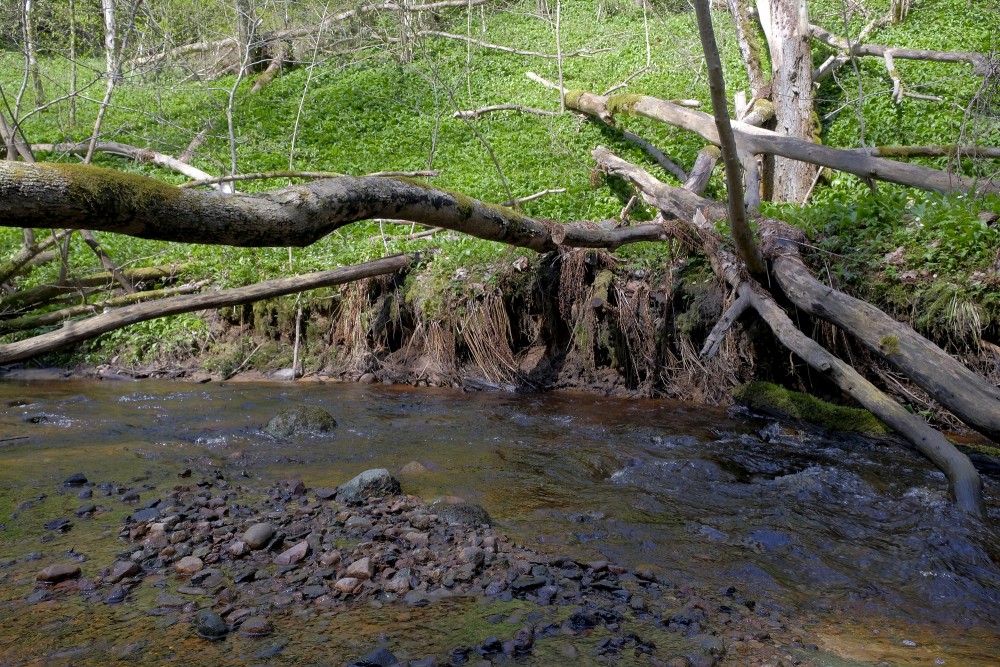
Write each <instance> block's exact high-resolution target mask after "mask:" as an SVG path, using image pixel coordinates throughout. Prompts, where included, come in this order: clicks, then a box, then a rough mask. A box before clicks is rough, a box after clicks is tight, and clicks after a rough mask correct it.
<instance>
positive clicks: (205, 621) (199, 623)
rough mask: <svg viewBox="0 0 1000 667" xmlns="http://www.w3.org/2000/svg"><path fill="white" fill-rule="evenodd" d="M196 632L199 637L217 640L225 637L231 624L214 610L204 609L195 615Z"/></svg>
mask: <svg viewBox="0 0 1000 667" xmlns="http://www.w3.org/2000/svg"><path fill="white" fill-rule="evenodd" d="M195 632H197V633H198V636H199V637H202V638H204V639H210V640H213V641H215V640H218V639H223V638H224V637H225V636H226V634H228V633H229V626H228V625H226V622H225V621H224V620H222V617H221V616H219V615H218V614H217V613H215V612H214V611H211V610H210V609H202V610H201V611H199V612H198V614H197V615H196V616H195Z"/></svg>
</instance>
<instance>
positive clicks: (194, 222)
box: [0, 163, 659, 252]
mask: <svg viewBox="0 0 1000 667" xmlns="http://www.w3.org/2000/svg"><path fill="white" fill-rule="evenodd" d="M53 218H58V219H59V222H60V225H61V226H63V227H66V228H70V229H94V230H99V231H107V232H117V233H121V234H128V235H130V236H137V237H139V238H147V239H155V240H162V241H171V240H178V239H183V240H184V241H185V242H187V243H206V244H217V245H218V244H221V245H232V246H239V247H287V246H296V247H304V246H307V245H310V244H312V243H314V242H315V241H317V240H318V239H320V238H323V237H324V236H326V235H327V234H330V233H331V232H333V231H334V230H336V229H339V228H340V227H343V226H345V225H348V224H350V223H353V222H357V221H359V220H367V219H371V218H392V219H402V220H407V221H409V222H417V223H422V224H426V225H428V226H434V227H445V228H447V229H452V230H455V231H460V232H464V233H466V234H469V235H471V236H475V237H477V238H481V239H486V240H489V241H499V242H502V243H507V244H509V245H515V246H520V247H524V248H530V249H532V250H536V251H538V252H547V251H550V250H555V249H556V247H557V243H556V242H555V241H554V240H553V238H552V233H553V230H555V231H556V232H557V233H559V234H561V235H562V237H561V238H563V243H564V244H566V245H574V244H577V243H580V244H587V243H591V242H592V240H591V239H592V238H593V232H592V230H583V229H580V230H578V229H576V228H574V227H573V226H572V225H561V224H559V223H555V222H550V221H542V220H535V219H532V218H529V217H528V216H525V215H522V214H521V213H518V212H517V211H515V210H513V209H510V208H505V207H502V206H497V205H495V204H487V203H484V202H481V201H478V200H475V199H472V198H471V197H466V196H464V195H461V194H458V193H455V192H450V191H448V190H442V189H439V188H434V187H431V186H429V185H425V184H423V183H418V182H416V181H411V180H405V179H397V178H389V177H381V176H338V177H336V178H328V179H323V180H318V181H313V182H310V183H304V184H300V185H293V186H290V187H287V188H283V189H280V190H275V191H273V192H270V193H265V194H259V195H249V194H240V193H236V194H232V195H224V194H222V193H218V192H203V191H198V190H192V189H181V188H176V187H174V186H171V185H167V184H166V183H162V182H160V181H156V180H154V179H151V178H146V177H144V176H138V175H135V174H124V173H121V172H118V171H114V170H111V169H103V168H101V167H95V166H92V165H69V164H21V163H18V164H17V165H13V164H12V163H0V225H3V226H6V227H39V226H42V225H44V224H47V221H50V220H52V219H53ZM658 233H659V232H658V231H657V230H655V229H653V230H650V229H642V230H639V231H630V230H629V228H620V229H616V230H613V231H610V232H603V235H604V237H606V238H611V239H615V241H614V242H616V243H618V244H619V245H620V244H622V243H631V242H635V241H637V240H648V239H649V238H651V237H653V236H655V235H656V234H658ZM585 247H589V246H585Z"/></svg>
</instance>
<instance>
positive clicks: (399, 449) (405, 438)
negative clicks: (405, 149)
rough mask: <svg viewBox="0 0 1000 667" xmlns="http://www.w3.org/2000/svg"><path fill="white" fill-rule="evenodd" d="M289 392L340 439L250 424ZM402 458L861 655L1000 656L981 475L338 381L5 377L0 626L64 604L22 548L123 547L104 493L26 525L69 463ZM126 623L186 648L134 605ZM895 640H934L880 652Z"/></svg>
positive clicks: (750, 435)
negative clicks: (35, 590)
mask: <svg viewBox="0 0 1000 667" xmlns="http://www.w3.org/2000/svg"><path fill="white" fill-rule="evenodd" d="M295 402H302V403H308V404H313V405H318V406H321V407H324V408H325V409H327V410H329V411H330V412H331V413H332V414H333V415H334V416H335V417H336V418H337V420H338V422H339V426H338V428H337V430H336V433H335V434H334V435H333V436H332V437H329V438H301V439H293V440H288V441H275V440H273V439H271V438H269V437H267V436H265V435H264V434H263V433H262V432H261V430H260V429H261V427H262V425H263V424H265V423H266V422H267V420H268V419H269V418H270V417H271V416H272V415H273V414H274V413H275V412H276V411H278V410H279V409H281V408H282V407H283V406H286V405H288V404H290V403H295ZM411 461H418V462H419V463H421V464H422V466H423V468H422V469H421V471H420V472H412V473H401V474H400V475H399V476H400V478H401V480H402V482H403V487H404V489H405V490H406V491H407V492H409V493H414V494H417V495H420V496H422V497H423V498H425V499H428V500H433V499H436V498H441V497H445V496H452V495H457V496H461V497H463V498H465V499H468V500H474V501H476V502H480V503H482V504H483V505H485V506H486V507H487V508H488V509H489V511H490V513H491V514H492V515H493V516H494V518H495V519H498V520H499V523H500V526H501V528H502V529H503V530H504V532H506V533H508V534H509V535H511V536H512V537H513V539H515V540H516V541H518V542H524V543H529V544H535V545H539V547H540V548H541V549H543V550H546V551H549V552H551V553H556V552H559V553H569V554H571V555H573V556H574V557H578V558H588V557H598V556H600V557H606V558H608V559H610V560H613V561H615V562H620V563H622V564H624V565H627V566H639V565H643V566H649V567H652V568H654V569H655V570H657V571H658V572H659V573H660V574H661V575H662V576H663V577H664V578H666V579H669V580H671V581H674V582H675V583H679V582H685V581H688V582H692V584H694V585H697V586H702V587H706V588H709V589H713V590H720V589H723V588H725V587H727V586H730V585H734V584H735V585H737V586H738V587H739V588H740V589H741V590H744V591H746V592H748V593H749V594H752V595H755V596H768V597H770V598H772V599H774V600H776V601H778V603H779V604H782V605H785V606H786V607H787V608H789V609H791V610H792V612H793V613H795V614H798V615H801V616H804V617H809V618H810V619H812V620H811V623H812V624H813V625H814V627H816V628H817V630H818V631H822V632H823V633H825V635H824V636H826V637H828V641H829V643H830V645H831V646H835V647H839V649H840V651H841V652H842V653H844V654H846V655H849V656H855V657H857V658H858V659H859V660H862V661H865V660H872V661H876V660H879V659H887V660H890V661H893V660H897V659H898V660H902V661H904V662H905V661H906V660H908V659H909V660H914V662H913V663H912V664H922V662H921V661H922V660H923V658H924V657H925V658H926V660H927V662H926V664H976V661H977V660H979V659H985V660H987V662H988V658H989V656H991V655H992V656H996V655H998V654H1000V640H998V639H997V636H998V635H1000V620H998V619H1000V567H998V563H1000V535H998V532H997V530H996V528H995V526H996V525H997V519H998V518H1000V492H998V489H1000V483H998V480H997V479H996V478H989V477H988V478H987V479H986V484H987V486H986V496H987V502H988V505H989V514H990V518H991V520H990V522H989V523H988V524H985V525H984V524H983V523H980V522H977V521H973V520H970V519H968V518H967V517H965V516H963V515H962V514H961V513H959V512H957V511H956V510H955V509H954V507H953V506H952V505H951V503H949V502H948V500H947V497H946V483H945V480H944V476H943V475H942V474H940V473H939V472H937V471H936V470H935V469H934V468H932V467H931V466H930V464H929V463H927V462H926V461H924V460H923V459H921V458H920V457H919V456H918V455H916V454H915V453H914V452H913V451H911V450H909V449H906V448H904V447H901V446H900V445H898V444H894V443H891V442H873V441H870V440H866V439H863V438H831V437H825V436H818V435H813V434H804V433H800V432H797V431H794V430H791V429H787V428H784V427H780V426H778V425H776V424H774V423H770V422H767V421H763V420H754V419H743V418H737V417H733V416H730V415H727V414H726V413H725V412H724V411H720V410H717V409H713V408H706V407H701V406H691V405H682V404H674V403H669V402H663V401H625V400H614V399H604V398H597V397H592V396H581V395H568V394H551V395H532V396H523V395H509V394H471V395H466V394H460V393H456V392H453V391H450V390H448V391H445V390H426V389H425V390H420V391H414V390H409V389H405V388H396V387H370V386H368V387H363V386H358V385H341V384H331V385H321V384H297V385H294V386H289V385H285V384H253V385H251V384H221V385H185V384H177V383H163V382H142V383H127V382H121V383H108V382H105V383H95V382H60V383H12V382H7V383H0V547H2V548H0V564H2V565H4V567H3V568H0V582H2V584H3V589H4V593H3V594H2V595H0V626H4V627H7V628H11V627H12V626H16V627H17V630H18V633H21V634H20V636H19V638H18V640H17V645H18V646H21V647H22V650H27V649H24V647H25V646H32V645H35V642H36V639H37V645H38V646H41V645H43V644H44V643H45V637H47V636H48V635H47V634H46V633H47V632H48V634H49V635H51V633H52V631H51V630H49V631H46V629H45V628H46V627H50V625H51V624H52V623H55V622H56V621H57V619H58V616H59V615H60V614H71V615H72V612H69V611H67V610H65V609H60V608H58V607H54V606H51V605H50V603H44V604H41V605H34V606H31V605H24V604H23V603H22V602H21V601H22V600H23V598H24V597H25V592H26V591H27V592H30V590H31V586H30V584H31V582H30V574H29V573H33V572H34V571H36V570H37V569H38V567H36V566H35V565H32V564H31V563H30V562H29V561H27V560H26V558H27V557H33V556H32V552H37V553H38V554H41V555H40V557H41V558H44V557H45V555H46V554H47V553H51V552H53V551H56V550H57V551H59V552H64V551H65V550H67V549H69V548H71V547H72V548H74V549H77V550H79V551H82V552H84V553H86V554H87V556H88V557H89V559H90V560H93V561H95V562H101V563H106V562H108V560H109V559H112V558H113V557H114V553H115V551H116V549H117V548H119V544H118V543H117V542H116V541H115V540H114V539H113V536H111V538H110V539H109V534H110V533H111V532H112V531H115V530H116V527H117V525H119V524H120V519H121V517H123V516H124V515H125V514H127V512H128V511H129V509H128V508H125V507H121V506H120V504H119V503H117V502H115V500H114V499H113V498H109V499H106V501H105V504H106V505H107V506H108V509H109V511H108V512H107V513H106V514H103V515H98V518H96V519H94V521H96V522H99V523H100V525H101V526H102V527H103V532H95V535H97V537H95V538H94V539H93V540H92V541H91V542H86V541H84V542H81V543H77V542H74V540H70V539H68V537H67V536H53V535H52V533H51V532H46V531H43V530H42V529H41V527H40V526H41V524H42V523H44V522H45V521H47V520H49V519H50V518H52V517H55V516H61V515H65V514H66V513H67V512H72V510H73V508H74V507H76V506H77V505H78V504H79V500H77V498H76V496H75V495H73V494H72V493H67V492H66V490H64V489H62V488H60V484H61V481H62V480H63V479H64V478H66V477H67V476H69V475H70V474H72V473H75V472H81V471H82V472H85V473H86V474H87V476H88V478H90V479H91V480H94V481H97V482H102V481H109V482H110V481H114V482H136V483H137V484H140V485H142V484H145V485H146V486H148V487H160V488H165V489H168V488H170V486H171V485H172V484H173V483H174V482H173V481H171V480H172V479H175V478H174V475H176V472H177V470H179V469H181V468H184V467H192V466H196V465H197V466H218V467H222V468H224V469H227V470H239V471H242V473H241V474H245V475H248V476H250V477H252V478H256V479H264V480H283V479H290V478H299V479H304V480H305V481H306V483H307V484H308V485H309V486H315V487H320V486H334V485H336V484H338V483H341V482H343V481H345V480H346V479H348V478H350V477H351V476H353V475H354V474H356V473H358V472H360V471H362V470H365V469H367V468H372V467H385V468H389V469H390V470H393V471H398V470H400V469H401V468H402V467H403V466H404V465H405V464H407V463H409V462H411ZM98 488H100V487H98ZM74 530H75V531H76V529H74ZM69 535H71V536H73V535H77V536H80V537H79V538H78V539H79V540H84V537H83V536H84V532H83V531H76V532H71V533H70V534H69ZM98 537H99V538H100V539H98ZM25 609H28V610H29V611H28V612H27V613H28V614H29V616H28V618H31V619H32V621H31V622H30V623H25V622H24V620H25V618H26V617H24V616H23V614H24V613H25ZM77 613H79V610H77ZM116 613H121V614H128V613H129V610H128V609H125V608H123V609H122V610H120V612H116ZM372 614H374V615H372ZM372 614H369V615H368V616H364V617H362V616H359V617H357V618H356V619H354V620H353V622H354V623H355V624H356V625H359V626H360V625H364V626H365V627H371V628H375V629H374V630H372V633H373V635H372V636H373V637H374V636H375V635H377V631H378V629H379V628H380V627H382V626H380V625H379V623H380V622H379V621H378V618H379V617H380V615H381V616H386V614H389V612H378V613H377V614H375V613H374V612H372ZM15 617H17V618H19V619H20V620H19V621H18V622H15V621H14V620H13V619H14V618H15ZM386 618H387V619H389V620H385V619H383V620H385V622H386V623H390V624H391V623H396V624H397V625H398V623H399V622H400V621H399V619H395V620H392V619H391V618H389V617H388V616H386ZM343 620H344V619H340V620H338V621H336V623H335V624H340V623H341V622H343ZM95 622H96V621H95ZM317 622H318V621H317ZM324 622H326V623H327V624H328V625H329V624H330V623H332V622H333V621H330V620H329V619H327V620H326V621H324ZM414 622H416V621H414ZM47 624H49V625H47ZM51 627H55V626H51ZM66 627H73V624H72V623H70V624H68V625H67V626H66ZM129 631H130V632H131V633H133V634H136V637H135V640H136V641H146V640H145V639H142V635H143V634H144V633H149V632H155V633H159V634H162V635H164V636H165V637H167V638H168V641H169V642H174V643H176V645H177V646H180V647H181V649H183V647H184V646H186V644H185V642H188V643H190V642H191V640H190V638H186V636H185V637H181V636H180V635H178V636H177V637H173V635H172V634H171V633H172V632H174V630H171V629H170V628H169V626H164V627H162V628H158V627H157V626H156V619H153V618H148V617H143V618H142V620H141V622H138V621H137V622H136V623H135V624H133V625H132V626H130V630H129ZM32 632H33V633H37V635H38V637H37V638H36V637H33V636H30V634H29V636H24V635H23V633H32ZM901 633H902V634H901ZM905 633H909V634H906V636H907V637H911V636H912V637H918V638H919V641H918V642H917V643H918V644H926V643H932V644H933V645H934V646H935V647H936V649H935V650H936V651H937V652H936V653H928V654H927V655H926V656H923V657H921V658H920V660H917V658H916V657H915V656H916V655H917V654H915V653H913V652H912V650H911V653H909V654H906V655H909V658H906V657H894V656H895V653H894V651H896V650H899V646H900V644H899V641H901V640H900V637H903V634H905ZM0 634H2V633H0ZM418 634H419V631H418ZM8 635H9V632H8ZM984 636H985V637H986V638H987V639H985V640H984V639H983V637H984ZM990 637H992V643H991V640H990V639H989V638H990ZM908 641H910V640H908ZM120 643H121V642H119V644H120ZM56 644H57V643H56ZM56 644H53V646H55V645H56ZM126 644H127V642H126ZM181 649H176V650H181ZM17 650H18V649H17V648H16V646H14V645H12V644H11V642H10V641H6V640H3V639H0V664H8V662H9V663H10V664H19V660H17V659H16V657H17V656H19V657H20V658H21V659H24V658H26V657H27V655H29V654H24V653H20V654H19V653H18V652H17ZM164 650H165V649H164ZM191 650H194V649H191ZM248 650H249V649H248ZM835 652H836V651H835ZM5 653H6V657H5ZM942 655H943V656H948V657H949V660H948V662H947V663H941V662H938V663H935V662H934V660H935V659H937V660H941V658H940V656H942ZM10 656H15V657H14V658H11V657H10ZM955 658H958V659H959V660H962V659H964V662H952V660H954V659H955ZM165 659H166V658H165ZM5 660H6V661H7V662H5ZM67 660H68V662H70V663H71V662H73V660H72V659H67ZM57 662H58V661H57ZM987 662H984V663H983V664H987ZM214 664H230V662H228V661H227V660H222V659H220V660H219V661H217V662H215V663H214ZM232 664H243V663H239V661H237V662H236V663H232Z"/></svg>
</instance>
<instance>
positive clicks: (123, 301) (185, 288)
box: [0, 281, 207, 335]
mask: <svg viewBox="0 0 1000 667" xmlns="http://www.w3.org/2000/svg"><path fill="white" fill-rule="evenodd" d="M206 284H207V281H199V282H196V283H192V284H190V285H180V286H178V287H167V288H164V289H157V290H146V291H144V292H133V293H132V294H125V295H123V296H119V297H114V298H112V299H105V300H104V301H96V302H94V303H85V304H80V305H76V306H70V307H68V308H60V309H59V310H53V311H50V312H48V313H39V314H37V315H22V316H21V317H15V318H13V319H10V320H4V321H2V322H0V335H3V334H8V333H13V332H15V331H27V330H30V329H38V328H41V327H48V326H52V325H53V324H59V323H60V322H63V321H65V320H68V319H71V318H73V317H79V316H80V315H96V314H98V313H101V312H103V311H104V310H106V309H108V308H118V307H120V306H127V305H129V304H133V303H141V302H144V301H155V300H156V299H163V298H164V297H169V296H176V295H178V294H191V293H192V292H197V291H199V290H200V289H201V288H202V287H204V286H205V285H206Z"/></svg>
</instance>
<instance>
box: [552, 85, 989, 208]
mask: <svg viewBox="0 0 1000 667" xmlns="http://www.w3.org/2000/svg"><path fill="white" fill-rule="evenodd" d="M595 98H596V99H595ZM586 99H587V104H586V106H585V107H583V106H576V105H574V104H573V102H574V101H575V100H576V96H574V95H568V96H567V106H568V107H570V108H573V109H576V110H577V111H581V112H584V113H588V114H594V115H598V116H600V115H602V114H603V115H610V113H611V111H610V110H612V109H613V110H614V111H615V113H619V112H627V113H632V114H635V115H637V116H643V117H645V118H650V119H652V120H658V121H661V122H664V123H668V124H670V125H674V126H675V127H679V128H682V129H685V130H689V131H691V132H694V133H696V134H698V135H700V136H701V137H702V138H704V139H705V140H706V141H709V142H710V143H712V144H715V145H716V146H718V145H719V143H720V141H719V133H718V129H717V128H716V126H715V121H714V119H713V118H712V116H710V115H709V114H706V113H704V112H701V111H697V110H695V109H687V108H684V107H681V106H678V105H676V104H671V103H670V102H667V101H665V100H660V99H657V98H655V97H649V96H643V95H629V96H619V97H617V98H616V97H614V96H613V97H610V98H599V96H597V95H593V94H590V93H587V95H586ZM732 126H733V132H734V134H735V136H736V143H737V146H738V147H739V148H740V149H741V150H745V151H747V152H750V153H767V154H771V155H781V156H784V157H787V158H791V159H794V160H800V161H802V162H808V163H810V164H814V165H817V166H821V167H830V168H831V169H836V170H838V171H844V172H847V173H850V174H855V175H856V176H860V177H861V178H875V179H878V180H882V181H888V182H890V183H899V184H900V185H906V186H909V187H913V188H919V189H921V190H933V191H938V192H969V191H975V192H979V193H983V194H986V193H992V192H1000V182H994V181H977V180H975V179H972V178H967V177H965V176H960V175H957V174H949V173H948V172H944V171H940V170H938V169H932V168H930V167H922V166H920V165H915V164H906V163H901V162H894V161H893V160H888V159H885V158H880V157H875V156H873V155H870V154H868V153H867V152H865V151H856V150H852V149H847V150H845V149H840V148H832V147H830V146H824V145H822V144H817V143H813V142H811V141H805V140H803V139H796V138H794V137H783V136H779V135H777V134H776V133H774V132H771V131H769V130H765V129H762V128H759V127H754V126H752V125H749V124H747V123H743V122H738V121H737V122H733V123H732Z"/></svg>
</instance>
